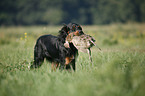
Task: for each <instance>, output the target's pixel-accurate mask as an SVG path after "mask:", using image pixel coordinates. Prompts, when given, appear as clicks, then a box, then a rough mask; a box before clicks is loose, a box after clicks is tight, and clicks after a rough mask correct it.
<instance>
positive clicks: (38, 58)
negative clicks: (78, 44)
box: [30, 23, 82, 70]
mask: <svg viewBox="0 0 145 96" xmlns="http://www.w3.org/2000/svg"><path fill="white" fill-rule="evenodd" d="M71 25H75V23H73V24H72V23H71V24H69V26H66V25H64V27H63V28H62V29H61V30H60V31H59V35H58V36H53V35H43V36H41V37H39V38H38V40H37V42H36V45H35V48H34V63H33V65H31V67H30V68H31V69H32V68H38V67H40V66H41V65H42V63H43V61H44V59H45V58H46V59H47V60H48V61H50V62H52V63H53V62H55V63H59V64H60V68H62V69H63V68H64V67H65V58H66V57H72V56H73V57H74V58H73V59H72V61H71V62H70V63H71V64H68V65H66V67H65V68H66V69H70V68H71V66H72V68H73V70H75V58H76V56H77V55H78V50H77V49H76V48H75V47H74V45H73V44H72V43H70V44H69V45H70V48H65V47H64V43H65V38H66V36H67V35H68V33H69V32H73V30H72V29H71ZM75 30H78V29H75ZM81 30H82V29H81ZM80 32H81V31H80Z"/></svg>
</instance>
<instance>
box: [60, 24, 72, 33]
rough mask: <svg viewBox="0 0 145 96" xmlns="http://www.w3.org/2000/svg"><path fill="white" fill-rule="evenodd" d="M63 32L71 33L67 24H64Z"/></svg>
mask: <svg viewBox="0 0 145 96" xmlns="http://www.w3.org/2000/svg"><path fill="white" fill-rule="evenodd" d="M61 30H62V31H65V32H66V33H69V31H70V28H69V27H68V26H67V25H66V24H63V27H62V29H61Z"/></svg>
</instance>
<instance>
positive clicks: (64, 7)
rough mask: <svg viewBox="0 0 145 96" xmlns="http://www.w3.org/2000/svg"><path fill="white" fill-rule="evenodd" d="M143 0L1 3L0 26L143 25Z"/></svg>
mask: <svg viewBox="0 0 145 96" xmlns="http://www.w3.org/2000/svg"><path fill="white" fill-rule="evenodd" d="M144 9H145V1H144V0H1V3H0V25H46V24H49V25H54V24H62V23H69V22H77V23H80V24H110V23H119V22H121V23H127V22H144V21H145V19H144V17H145V11H144Z"/></svg>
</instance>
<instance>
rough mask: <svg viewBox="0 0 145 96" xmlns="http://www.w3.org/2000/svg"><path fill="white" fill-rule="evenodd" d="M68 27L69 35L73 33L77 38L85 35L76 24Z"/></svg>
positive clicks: (70, 24)
mask: <svg viewBox="0 0 145 96" xmlns="http://www.w3.org/2000/svg"><path fill="white" fill-rule="evenodd" d="M67 27H68V28H69V29H70V31H69V33H73V34H74V35H75V36H80V35H82V34H84V32H83V31H82V27H81V26H80V25H79V24H76V23H69V24H68V25H67Z"/></svg>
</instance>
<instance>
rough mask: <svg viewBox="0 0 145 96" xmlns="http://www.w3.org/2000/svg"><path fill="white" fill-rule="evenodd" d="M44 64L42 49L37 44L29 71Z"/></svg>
mask: <svg viewBox="0 0 145 96" xmlns="http://www.w3.org/2000/svg"><path fill="white" fill-rule="evenodd" d="M43 62H44V53H43V49H42V47H41V45H40V44H37V45H36V46H35V49H34V62H33V65H31V67H30V68H31V69H33V68H38V67H40V66H41V65H42V63H43Z"/></svg>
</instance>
